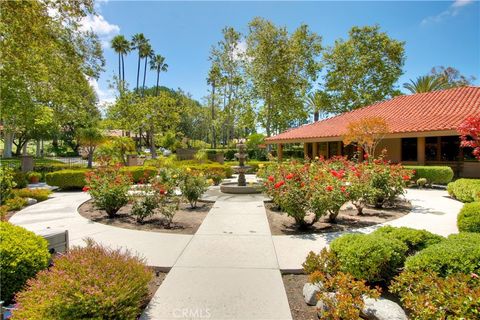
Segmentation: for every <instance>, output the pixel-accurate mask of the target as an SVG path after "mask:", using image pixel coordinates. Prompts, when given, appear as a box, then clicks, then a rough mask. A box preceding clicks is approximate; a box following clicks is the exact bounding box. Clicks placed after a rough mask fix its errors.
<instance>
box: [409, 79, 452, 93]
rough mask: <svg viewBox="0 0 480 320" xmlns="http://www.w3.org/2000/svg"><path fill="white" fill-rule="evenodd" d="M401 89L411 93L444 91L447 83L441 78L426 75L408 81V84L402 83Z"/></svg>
mask: <svg viewBox="0 0 480 320" xmlns="http://www.w3.org/2000/svg"><path fill="white" fill-rule="evenodd" d="M403 87H404V88H405V89H407V90H408V91H410V92H411V93H422V92H431V91H437V90H443V89H446V88H448V83H447V81H446V80H445V78H443V77H439V76H433V75H426V76H420V77H418V78H417V79H415V80H410V83H408V82H407V83H404V84H403Z"/></svg>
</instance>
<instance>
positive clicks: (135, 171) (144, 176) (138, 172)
mask: <svg viewBox="0 0 480 320" xmlns="http://www.w3.org/2000/svg"><path fill="white" fill-rule="evenodd" d="M120 171H121V172H128V173H130V174H131V175H132V179H133V182H135V183H138V182H146V181H148V180H149V179H150V178H151V177H153V176H155V175H156V174H157V171H158V170H157V168H155V167H153V166H132V167H122V168H121V169H120Z"/></svg>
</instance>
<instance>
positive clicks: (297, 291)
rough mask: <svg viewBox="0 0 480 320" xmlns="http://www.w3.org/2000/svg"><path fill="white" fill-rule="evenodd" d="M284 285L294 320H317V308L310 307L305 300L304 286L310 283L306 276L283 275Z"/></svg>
mask: <svg viewBox="0 0 480 320" xmlns="http://www.w3.org/2000/svg"><path fill="white" fill-rule="evenodd" d="M282 280H283V285H284V286H285V291H286V293H287V298H288V304H289V305H290V311H291V312H292V317H293V320H317V319H318V316H317V308H316V307H315V306H309V305H308V304H306V303H305V300H304V299H303V286H304V285H305V283H307V282H308V276H307V275H305V274H283V275H282Z"/></svg>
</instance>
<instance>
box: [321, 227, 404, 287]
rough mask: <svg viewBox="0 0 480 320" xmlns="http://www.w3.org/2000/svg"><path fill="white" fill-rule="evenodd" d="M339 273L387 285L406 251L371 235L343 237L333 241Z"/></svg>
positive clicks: (387, 240)
mask: <svg viewBox="0 0 480 320" xmlns="http://www.w3.org/2000/svg"><path fill="white" fill-rule="evenodd" d="M330 249H331V250H332V252H333V253H334V254H335V255H336V256H337V258H338V260H339V263H340V270H341V271H343V272H348V273H350V274H351V275H352V276H354V277H355V278H356V279H361V280H366V281H368V282H381V281H385V282H387V281H388V280H390V279H391V278H392V277H393V276H395V275H396V274H397V273H398V269H399V268H401V267H402V266H403V263H404V261H405V254H406V252H407V251H408V247H407V246H406V245H405V244H403V243H402V242H401V241H399V240H396V239H393V238H386V237H383V236H379V235H374V234H346V235H343V236H341V237H339V238H337V239H335V240H333V241H332V243H331V244H330Z"/></svg>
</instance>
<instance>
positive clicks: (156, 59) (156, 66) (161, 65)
mask: <svg viewBox="0 0 480 320" xmlns="http://www.w3.org/2000/svg"><path fill="white" fill-rule="evenodd" d="M150 70H155V71H156V72H157V85H156V87H155V95H156V96H158V83H159V80H160V72H162V71H163V72H167V70H168V64H166V63H165V57H164V56H162V55H161V54H157V55H154V56H153V57H151V59H150Z"/></svg>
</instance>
